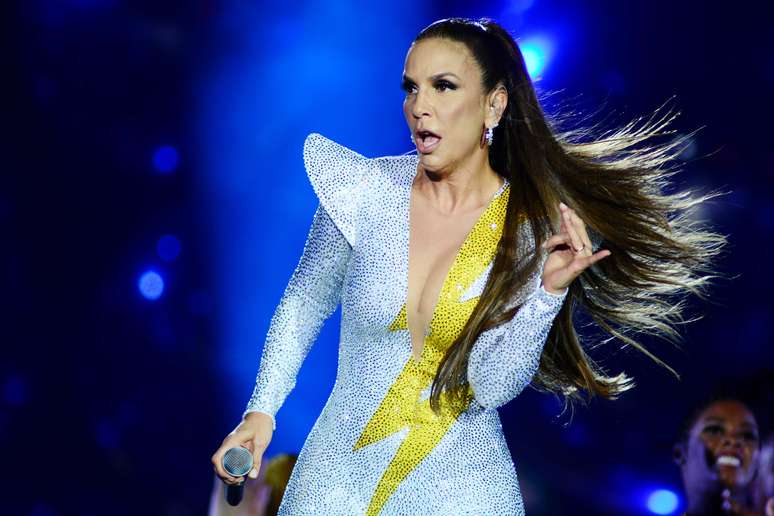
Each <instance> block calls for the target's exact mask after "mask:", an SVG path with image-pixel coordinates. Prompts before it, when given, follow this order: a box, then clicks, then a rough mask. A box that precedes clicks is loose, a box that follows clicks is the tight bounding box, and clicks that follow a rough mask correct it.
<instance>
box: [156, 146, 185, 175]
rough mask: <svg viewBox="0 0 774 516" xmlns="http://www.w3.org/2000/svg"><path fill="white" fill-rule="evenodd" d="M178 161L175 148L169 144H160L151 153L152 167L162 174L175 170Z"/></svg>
mask: <svg viewBox="0 0 774 516" xmlns="http://www.w3.org/2000/svg"><path fill="white" fill-rule="evenodd" d="M178 162H179V157H178V154H177V149H175V148H174V147H171V146H169V145H164V146H161V147H159V148H158V149H156V152H154V153H153V168H155V169H156V170H157V171H159V172H161V173H162V174H169V173H172V172H174V171H175V170H177V164H178Z"/></svg>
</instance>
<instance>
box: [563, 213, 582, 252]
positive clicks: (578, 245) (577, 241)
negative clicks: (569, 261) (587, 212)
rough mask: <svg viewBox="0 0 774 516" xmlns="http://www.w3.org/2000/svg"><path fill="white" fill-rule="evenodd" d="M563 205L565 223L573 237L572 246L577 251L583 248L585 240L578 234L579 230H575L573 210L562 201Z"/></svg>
mask: <svg viewBox="0 0 774 516" xmlns="http://www.w3.org/2000/svg"><path fill="white" fill-rule="evenodd" d="M562 206H564V209H563V210H562V218H563V219H564V223H565V225H566V226H567V232H568V233H570V237H571V238H572V248H573V250H574V251H576V252H577V251H580V250H581V249H582V248H583V241H582V240H581V238H580V236H579V235H578V232H577V231H576V230H575V223H574V222H573V219H572V210H571V209H570V208H567V206H566V205H565V204H564V203H562Z"/></svg>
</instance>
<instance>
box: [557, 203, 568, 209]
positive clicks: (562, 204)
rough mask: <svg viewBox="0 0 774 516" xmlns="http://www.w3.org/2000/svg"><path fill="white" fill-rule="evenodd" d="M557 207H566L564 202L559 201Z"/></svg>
mask: <svg viewBox="0 0 774 516" xmlns="http://www.w3.org/2000/svg"><path fill="white" fill-rule="evenodd" d="M559 207H560V208H564V209H567V205H566V204H564V203H563V202H559Z"/></svg>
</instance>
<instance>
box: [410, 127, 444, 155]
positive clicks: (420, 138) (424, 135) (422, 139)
mask: <svg viewBox="0 0 774 516" xmlns="http://www.w3.org/2000/svg"><path fill="white" fill-rule="evenodd" d="M416 134H417V138H415V139H414V141H415V142H416V144H417V149H418V150H419V152H422V153H427V152H432V151H433V149H435V148H436V147H437V146H438V143H439V142H440V141H441V137H440V136H438V135H437V134H435V133H434V132H432V131H428V130H426V129H422V130H420V131H417V133H416Z"/></svg>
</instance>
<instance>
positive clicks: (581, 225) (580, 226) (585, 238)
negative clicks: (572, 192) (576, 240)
mask: <svg viewBox="0 0 774 516" xmlns="http://www.w3.org/2000/svg"><path fill="white" fill-rule="evenodd" d="M572 220H573V222H574V223H575V230H576V231H577V232H578V235H579V236H580V238H581V241H582V242H583V245H584V246H585V249H588V251H589V252H593V246H592V244H591V239H590V238H589V234H588V232H587V231H586V223H585V222H583V219H582V218H580V216H579V215H578V214H577V213H576V212H574V211H573V212H572Z"/></svg>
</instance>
